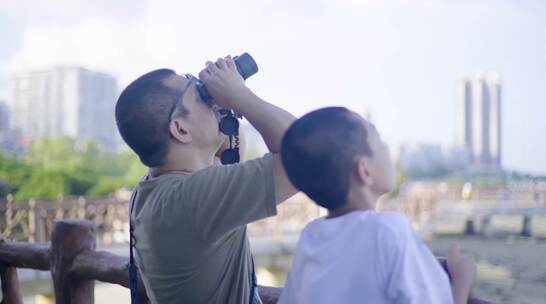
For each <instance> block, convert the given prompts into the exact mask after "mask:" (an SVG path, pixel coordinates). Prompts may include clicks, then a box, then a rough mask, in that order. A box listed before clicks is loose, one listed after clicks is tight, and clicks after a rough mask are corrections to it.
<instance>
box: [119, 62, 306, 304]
mask: <svg viewBox="0 0 546 304" xmlns="http://www.w3.org/2000/svg"><path fill="white" fill-rule="evenodd" d="M241 57H242V56H241ZM241 70H244V62H243V69H241V62H239V63H237V62H236V61H235V60H234V59H232V58H231V57H227V58H225V59H223V58H220V59H218V60H217V61H216V62H207V64H206V68H205V69H203V70H202V71H201V72H200V73H199V79H197V78H196V77H193V76H191V75H183V76H180V75H177V74H176V73H175V72H174V71H172V70H167V69H161V70H156V71H152V72H150V73H147V74H145V75H143V76H141V77H139V78H138V79H136V80H135V81H133V82H132V83H131V84H130V85H129V86H128V87H127V88H125V90H124V91H123V92H122V93H121V95H120V97H119V99H118V102H117V104H116V122H117V125H118V129H119V131H120V133H121V135H122V137H123V139H124V140H125V142H126V143H127V144H128V145H129V147H131V149H132V150H133V151H134V152H135V153H136V154H137V155H138V156H139V158H140V160H141V161H142V163H143V164H145V165H146V166H147V167H149V173H148V175H147V176H146V177H145V178H144V179H143V180H142V181H141V182H139V184H138V185H137V187H136V189H135V192H134V193H133V198H132V199H131V221H130V223H131V224H130V225H131V236H132V237H131V245H132V246H131V248H132V249H134V252H135V259H136V262H137V264H138V266H139V270H140V273H141V275H142V279H143V282H144V284H145V286H146V291H147V294H148V296H149V297H150V299H151V300H152V302H154V303H237V304H240V303H249V302H252V303H261V300H260V298H259V296H258V292H257V288H256V279H255V270H254V264H253V261H252V256H251V253H250V248H249V242H248V238H247V234H246V224H248V223H251V222H253V221H257V220H259V219H262V218H265V217H268V216H273V215H275V214H276V204H278V203H280V202H283V201H284V200H286V199H287V198H289V197H290V196H292V195H293V194H295V193H296V190H295V189H294V188H293V187H292V185H291V184H290V182H289V181H288V179H287V177H286V175H285V172H284V169H283V167H282V164H281V161H280V159H279V155H278V153H279V151H280V145H281V140H282V136H283V134H284V132H285V131H286V129H287V128H288V127H289V126H290V125H291V123H292V122H293V121H294V120H295V117H294V116H293V115H291V114H290V113H288V112H286V111H285V110H283V109H280V108H278V107H276V106H274V105H271V104H269V103H267V102H266V101H264V100H262V99H260V98H259V97H257V96H256V95H255V94H254V93H253V92H252V91H251V90H250V89H249V88H247V87H246V85H245V83H244V79H243V78H246V77H248V75H247V76H245V74H244V71H243V72H242V71H241ZM204 88H206V89H204ZM203 92H204V93H203ZM207 94H208V95H207ZM209 97H212V100H210V98H209ZM204 99H207V100H204ZM225 109H231V110H233V111H230V110H225ZM234 113H237V114H240V115H243V116H244V117H246V118H247V119H248V121H249V122H250V123H251V124H252V125H253V126H254V127H255V128H256V129H257V130H258V131H259V132H260V134H261V135H262V137H263V139H264V141H265V143H266V144H267V147H268V148H269V151H270V152H271V153H269V154H266V155H265V156H264V157H262V158H258V159H255V160H250V161H246V162H242V163H238V164H232V165H227V166H221V165H215V155H217V154H218V151H219V149H221V147H222V146H223V144H224V143H225V142H226V140H227V139H228V137H227V136H229V143H230V145H229V146H230V149H227V150H228V152H227V153H224V154H222V161H223V162H224V163H225V162H227V163H233V162H237V158H238V155H237V152H238V151H237V147H235V148H234V147H233V145H232V143H233V139H232V137H236V136H237V135H238V130H237V128H236V127H235V128H234V127H233V124H232V123H233V119H234ZM235 122H236V120H235ZM131 256H132V253H131ZM133 271H135V270H134V269H133ZM135 273H136V272H135ZM135 282H136V281H135ZM133 300H134V298H133Z"/></svg>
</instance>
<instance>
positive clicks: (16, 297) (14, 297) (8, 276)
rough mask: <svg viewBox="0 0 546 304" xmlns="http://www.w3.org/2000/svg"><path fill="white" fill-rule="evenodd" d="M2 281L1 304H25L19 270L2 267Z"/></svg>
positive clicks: (0, 271)
mask: <svg viewBox="0 0 546 304" xmlns="http://www.w3.org/2000/svg"><path fill="white" fill-rule="evenodd" d="M0 281H1V282H2V296H3V298H2V302H0V304H12V303H14V304H23V296H22V294H21V289H20V287H19V279H18V278H17V269H16V268H15V267H4V266H0Z"/></svg>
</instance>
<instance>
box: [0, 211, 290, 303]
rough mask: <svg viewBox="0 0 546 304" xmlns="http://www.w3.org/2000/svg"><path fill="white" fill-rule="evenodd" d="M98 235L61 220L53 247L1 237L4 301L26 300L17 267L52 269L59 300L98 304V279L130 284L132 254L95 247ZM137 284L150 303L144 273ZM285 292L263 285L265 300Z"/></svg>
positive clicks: (85, 224) (82, 224)
mask: <svg viewBox="0 0 546 304" xmlns="http://www.w3.org/2000/svg"><path fill="white" fill-rule="evenodd" d="M0 238H1V235H0ZM95 238H96V227H95V225H94V223H93V222H91V221H87V220H61V221H57V222H55V225H54V229H53V233H52V236H51V246H49V245H47V244H41V243H18V242H8V241H5V240H3V239H0V278H1V281H2V293H3V297H4V298H3V300H2V302H1V304H12V303H14V304H22V303H23V297H22V294H21V289H20V286H19V280H18V278H17V271H16V268H30V269H36V270H49V271H51V277H52V279H53V287H54V290H55V303H56V304H68V303H78V304H80V303H81V304H88V303H93V301H94V294H93V292H94V282H95V280H97V281H102V282H107V283H113V284H118V285H121V286H124V287H127V288H129V274H128V271H127V265H128V262H129V259H128V258H127V257H122V256H118V255H115V254H112V253H109V252H104V251H95V248H96V243H95ZM138 285H139V289H138V290H139V300H140V303H149V302H150V301H149V299H148V296H147V295H146V291H145V289H144V285H143V284H142V279H141V278H140V276H139V278H138ZM280 291H281V289H279V288H273V287H266V286H260V288H259V292H260V297H261V298H262V301H263V303H264V304H272V303H276V301H277V298H278V297H279V295H280ZM127 292H129V291H127Z"/></svg>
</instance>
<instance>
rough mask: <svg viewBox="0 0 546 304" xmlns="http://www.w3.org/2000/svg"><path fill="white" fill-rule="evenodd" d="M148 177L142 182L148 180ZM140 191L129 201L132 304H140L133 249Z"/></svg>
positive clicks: (135, 191) (134, 192) (135, 192)
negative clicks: (134, 211)
mask: <svg viewBox="0 0 546 304" xmlns="http://www.w3.org/2000/svg"><path fill="white" fill-rule="evenodd" d="M147 179H148V175H146V176H145V177H144V178H143V179H142V180H147ZM142 180H141V181H142ZM137 193H138V190H136V187H135V190H134V191H133V193H132V194H131V200H130V201H129V265H128V269H129V287H130V289H131V304H138V269H137V267H136V264H135V257H134V255H133V247H134V246H135V242H136V240H135V237H134V235H133V229H134V227H133V221H132V220H131V215H132V214H133V207H134V205H135V200H136V195H137Z"/></svg>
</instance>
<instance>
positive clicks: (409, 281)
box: [377, 213, 453, 304]
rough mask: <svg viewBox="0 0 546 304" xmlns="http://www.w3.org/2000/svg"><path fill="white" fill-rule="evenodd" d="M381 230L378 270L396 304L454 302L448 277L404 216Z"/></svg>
mask: <svg viewBox="0 0 546 304" xmlns="http://www.w3.org/2000/svg"><path fill="white" fill-rule="evenodd" d="M388 217H389V219H388V221H386V225H380V227H379V228H378V229H379V230H378V234H377V236H378V238H377V246H378V248H379V252H378V254H379V263H380V265H379V271H380V275H381V278H382V279H383V282H385V285H383V286H386V290H385V292H386V294H387V297H388V298H389V299H390V300H392V301H393V303H397V304H402V303H404V304H405V303H412V304H413V303H415V304H417V303H423V304H426V303H448V304H449V303H453V298H452V294H451V288H450V284H449V279H448V277H447V274H446V273H445V272H444V271H443V269H442V268H441V266H440V264H439V263H438V261H437V259H436V258H435V257H434V256H433V255H432V253H431V252H430V250H429V249H428V247H427V246H426V245H425V244H424V243H423V241H422V240H421V239H420V238H419V236H418V235H417V234H416V233H415V231H414V230H413V228H412V227H411V225H410V223H409V221H408V219H407V218H406V217H405V216H403V215H401V214H394V213H392V214H390V215H389V216H388Z"/></svg>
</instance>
